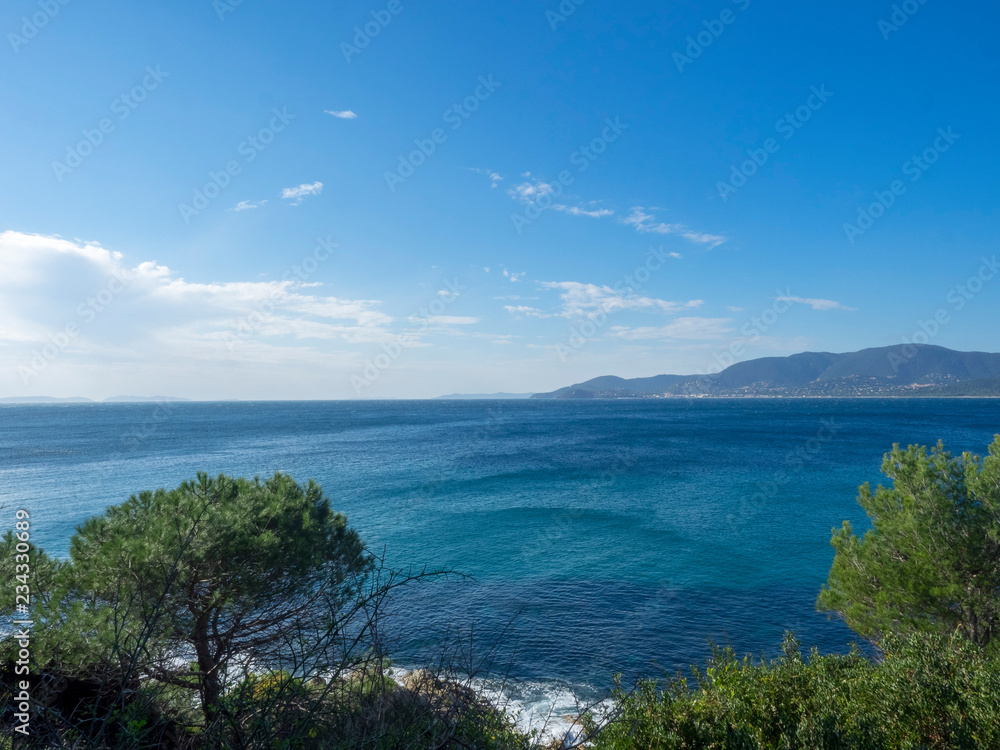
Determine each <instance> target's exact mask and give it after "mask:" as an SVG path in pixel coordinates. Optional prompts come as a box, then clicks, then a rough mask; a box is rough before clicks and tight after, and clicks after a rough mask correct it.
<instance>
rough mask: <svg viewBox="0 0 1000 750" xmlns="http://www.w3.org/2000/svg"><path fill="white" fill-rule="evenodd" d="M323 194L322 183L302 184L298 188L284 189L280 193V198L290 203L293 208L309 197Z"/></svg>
mask: <svg viewBox="0 0 1000 750" xmlns="http://www.w3.org/2000/svg"><path fill="white" fill-rule="evenodd" d="M322 192H323V183H322V182H314V183H312V184H309V183H302V184H301V185H299V186H298V187H292V188H285V189H284V190H282V191H281V197H282V198H284V199H285V200H290V201H292V205H293V206H297V205H299V204H300V203H301V202H302V201H304V200H305V199H306V197H308V196H310V195H319V194H320V193H322Z"/></svg>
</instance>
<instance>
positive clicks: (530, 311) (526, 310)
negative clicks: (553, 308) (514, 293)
mask: <svg viewBox="0 0 1000 750" xmlns="http://www.w3.org/2000/svg"><path fill="white" fill-rule="evenodd" d="M503 309H504V310H506V311H507V312H509V313H514V314H517V315H527V316H528V317H529V318H554V317H555V315H553V314H552V313H547V312H545V311H543V310H539V309H538V308H537V307H530V306H528V305H504V306H503Z"/></svg>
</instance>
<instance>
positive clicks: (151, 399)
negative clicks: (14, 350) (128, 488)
mask: <svg viewBox="0 0 1000 750" xmlns="http://www.w3.org/2000/svg"><path fill="white" fill-rule="evenodd" d="M168 401H169V402H177V401H188V399H186V398H174V397H173V396H112V397H111V398H106V399H104V400H103V401H101V402H100V403H104V404H129V403H135V404H146V403H164V402H168ZM94 403H98V402H96V401H94V400H93V399H89V398H79V397H75V398H55V397H53V396H8V397H7V398H0V404H94Z"/></svg>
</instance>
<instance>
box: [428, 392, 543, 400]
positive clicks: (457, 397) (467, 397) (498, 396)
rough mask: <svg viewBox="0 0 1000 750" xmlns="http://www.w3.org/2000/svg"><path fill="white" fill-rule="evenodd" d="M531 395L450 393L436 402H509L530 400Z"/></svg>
mask: <svg viewBox="0 0 1000 750" xmlns="http://www.w3.org/2000/svg"><path fill="white" fill-rule="evenodd" d="M533 395H534V394H533V393H452V394H451V395H449V396H438V397H437V399H436V400H438V401H509V400H511V399H518V398H531V397H532V396H533Z"/></svg>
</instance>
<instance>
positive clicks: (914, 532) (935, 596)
mask: <svg viewBox="0 0 1000 750" xmlns="http://www.w3.org/2000/svg"><path fill="white" fill-rule="evenodd" d="M882 471H883V473H884V474H885V475H886V476H887V477H889V478H890V479H892V480H893V485H892V487H883V486H879V487H878V489H877V490H876V491H875V492H874V493H873V492H872V491H871V489H870V487H869V486H868V485H867V484H865V485H863V486H862V487H861V488H860V494H859V496H858V502H859V503H860V504H861V506H862V507H863V508H864V509H865V511H866V512H867V514H868V516H869V518H871V521H872V528H871V530H869V531H868V532H867V533H866V534H865V535H864V536H863V537H858V536H857V535H855V534H854V532H853V530H852V528H851V524H850V523H848V522H846V521H845V522H844V526H843V528H842V529H840V530H839V531H835V533H834V536H833V539H832V541H831V544H832V545H833V547H834V549H835V550H836V556H835V558H834V561H833V566H832V567H831V568H830V575H829V580H828V582H827V585H826V586H825V587H824V588H823V591H822V593H821V594H820V596H819V600H818V602H817V605H818V607H819V608H820V609H823V610H829V611H834V612H837V613H839V614H840V615H841V616H842V617H843V618H844V620H845V621H846V622H847V624H848V625H849V626H851V627H852V628H854V629H855V630H856V631H858V632H859V633H861V634H862V635H864V636H866V637H869V638H872V639H878V638H880V637H883V636H886V635H888V634H890V633H894V632H902V633H908V632H939V633H941V632H951V631H954V630H956V629H957V630H959V631H961V632H962V633H963V634H965V636H966V637H967V638H968V639H970V640H971V641H972V642H973V643H976V644H978V645H980V646H984V647H985V646H988V645H989V644H990V642H991V641H992V640H993V639H994V638H995V637H996V636H997V635H998V633H1000V435H998V436H997V437H996V439H995V440H994V442H993V443H992V445H990V448H989V455H988V456H986V457H985V458H980V457H979V456H976V455H972V454H969V453H965V454H963V455H962V456H960V457H953V456H952V455H951V454H950V453H948V452H946V451H945V450H944V446H943V445H942V444H941V443H938V445H937V447H936V448H934V449H933V450H932V451H931V452H930V454H928V452H927V450H926V448H923V447H917V446H910V447H909V448H908V449H907V450H906V451H903V450H901V449H900V448H899V446H898V445H896V446H893V450H892V452H891V453H890V454H888V455H887V456H886V457H885V460H884V461H883V463H882Z"/></svg>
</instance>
